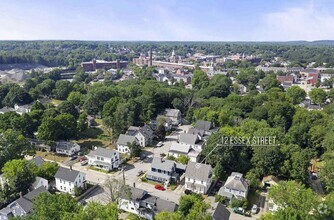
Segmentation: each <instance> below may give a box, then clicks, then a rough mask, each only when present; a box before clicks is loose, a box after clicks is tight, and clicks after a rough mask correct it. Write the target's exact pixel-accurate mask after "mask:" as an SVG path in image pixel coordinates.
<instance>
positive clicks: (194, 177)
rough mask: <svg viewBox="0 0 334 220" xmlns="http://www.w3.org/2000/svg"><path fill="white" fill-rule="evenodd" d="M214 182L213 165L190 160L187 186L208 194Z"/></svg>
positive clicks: (186, 177)
mask: <svg viewBox="0 0 334 220" xmlns="http://www.w3.org/2000/svg"><path fill="white" fill-rule="evenodd" d="M211 183H212V167H211V165H209V164H202V163H195V162H191V161H189V162H188V165H187V169H186V172H185V188H186V189H187V190H191V191H192V192H195V193H200V194H206V193H207V192H208V190H209V188H210V186H211Z"/></svg>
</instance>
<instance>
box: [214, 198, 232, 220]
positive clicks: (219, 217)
mask: <svg viewBox="0 0 334 220" xmlns="http://www.w3.org/2000/svg"><path fill="white" fill-rule="evenodd" d="M230 215H231V213H230V211H229V210H228V209H227V208H226V207H225V206H224V205H223V204H221V203H220V202H218V203H217V205H216V207H215V210H214V211H213V213H212V220H229V219H230Z"/></svg>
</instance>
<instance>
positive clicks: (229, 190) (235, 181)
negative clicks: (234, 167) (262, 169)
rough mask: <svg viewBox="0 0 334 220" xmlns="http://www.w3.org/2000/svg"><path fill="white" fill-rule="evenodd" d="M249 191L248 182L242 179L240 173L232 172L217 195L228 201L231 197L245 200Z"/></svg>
mask: <svg viewBox="0 0 334 220" xmlns="http://www.w3.org/2000/svg"><path fill="white" fill-rule="evenodd" d="M248 190H249V184H248V182H247V181H246V180H245V179H244V178H243V175H242V174H241V173H237V172H233V173H232V174H231V176H229V177H228V178H227V180H226V182H225V184H224V186H223V187H221V188H220V189H219V191H218V194H219V195H221V196H225V197H226V198H228V199H232V198H233V197H235V198H237V199H242V198H247V195H248Z"/></svg>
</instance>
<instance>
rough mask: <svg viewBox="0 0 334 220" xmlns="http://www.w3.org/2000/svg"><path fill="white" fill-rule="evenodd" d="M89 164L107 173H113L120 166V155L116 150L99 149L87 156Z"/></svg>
mask: <svg viewBox="0 0 334 220" xmlns="http://www.w3.org/2000/svg"><path fill="white" fill-rule="evenodd" d="M87 158H88V164H89V165H90V166H96V167H98V168H101V169H103V170H106V171H111V170H113V169H115V168H118V166H119V163H120V161H119V153H118V152H117V151H115V150H110V149H105V148H102V147H98V148H96V149H95V150H92V151H90V152H89V154H88V155H87Z"/></svg>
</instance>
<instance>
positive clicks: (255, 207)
mask: <svg viewBox="0 0 334 220" xmlns="http://www.w3.org/2000/svg"><path fill="white" fill-rule="evenodd" d="M251 212H252V214H256V213H257V205H255V204H254V205H253V206H252V210H251Z"/></svg>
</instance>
